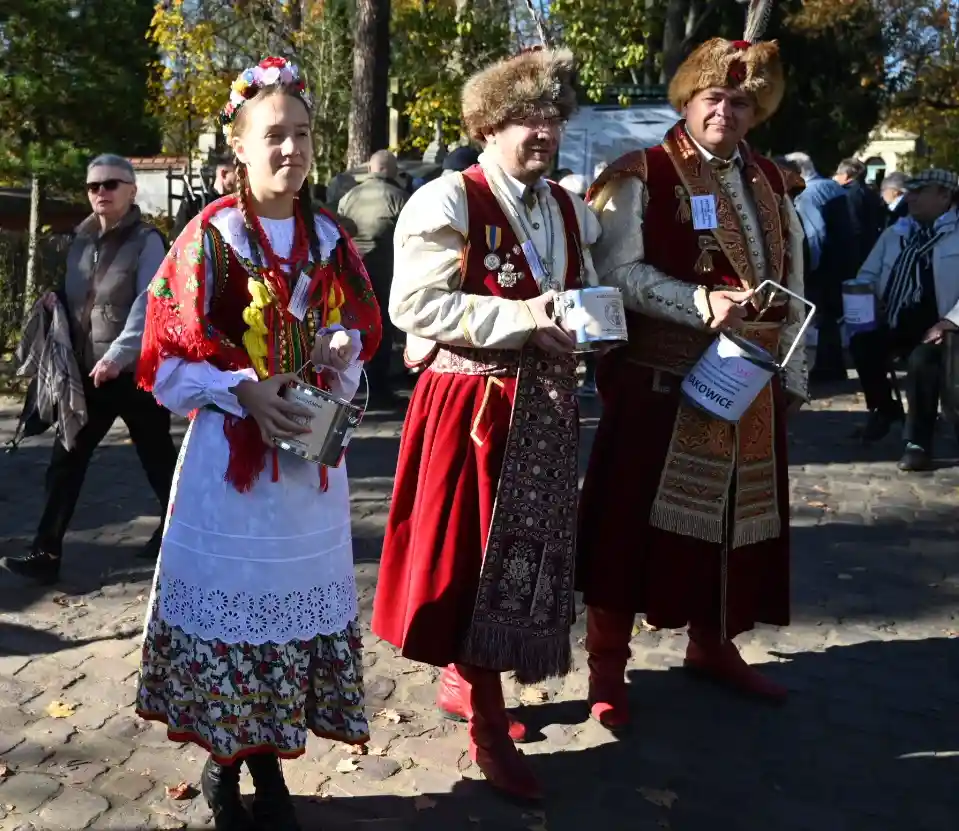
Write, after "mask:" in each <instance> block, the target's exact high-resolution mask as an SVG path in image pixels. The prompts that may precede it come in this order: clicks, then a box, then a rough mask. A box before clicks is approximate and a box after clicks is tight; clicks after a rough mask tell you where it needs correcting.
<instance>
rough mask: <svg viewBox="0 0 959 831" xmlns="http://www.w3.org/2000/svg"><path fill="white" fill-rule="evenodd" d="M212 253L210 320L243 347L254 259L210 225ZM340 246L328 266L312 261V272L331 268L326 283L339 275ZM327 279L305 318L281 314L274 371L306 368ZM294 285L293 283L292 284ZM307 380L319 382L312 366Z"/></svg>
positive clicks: (274, 342)
mask: <svg viewBox="0 0 959 831" xmlns="http://www.w3.org/2000/svg"><path fill="white" fill-rule="evenodd" d="M206 235H207V240H208V242H209V247H210V251H211V254H212V270H213V285H212V291H211V293H210V310H209V312H208V313H207V320H208V321H209V323H210V325H212V326H213V328H214V329H216V330H217V331H218V332H219V333H220V334H222V335H223V336H224V337H225V338H226V339H227V340H228V341H229V343H230V345H232V346H236V347H240V348H242V343H243V334H244V332H246V330H247V324H246V322H245V321H244V320H243V312H244V310H245V309H246V308H247V307H248V306H249V305H250V301H251V299H252V298H251V296H250V289H249V280H250V276H251V274H252V273H253V272H254V270H255V266H254V264H253V263H252V262H249V261H246V260H243V259H241V257H240V256H239V255H238V254H237V253H236V251H235V250H234V249H233V248H232V247H231V246H230V245H228V244H227V243H226V241H225V240H224V239H223V236H222V234H221V233H220V231H219V230H218V229H217V228H216V227H215V226H213V225H210V226H209V227H208V228H207V231H206ZM339 249H340V245H339V244H338V245H337V249H336V250H335V252H334V254H333V257H334V261H333V263H331V264H328V265H317V264H312V266H311V273H315V269H317V268H321V269H329V271H330V274H329V275H328V277H327V281H326V282H325V285H330V283H334V284H335V283H336V282H337V281H338V280H339V279H340V276H339V274H338V273H337V272H338V269H337V268H336V264H335V263H336V260H337V259H339V257H338V254H339V253H341V252H340V251H339ZM323 285H324V282H323V281H321V282H320V287H319V288H318V289H317V290H316V292H315V293H314V297H313V299H312V300H311V308H310V309H309V310H308V311H307V313H306V315H305V316H304V318H303V320H302V321H299V320H296V318H292V317H290V316H288V315H282V316H281V318H280V325H279V326H276V327H275V329H274V332H273V335H274V340H273V350H274V351H273V354H275V365H274V366H271V367H270V372H271V374H274V373H280V372H296V371H298V370H300V368H301V367H303V366H304V365H305V364H306V362H307V361H308V360H309V358H310V353H311V351H312V348H313V342H314V340H315V339H316V333H317V331H318V330H319V329H320V328H321V327H322V325H323V322H322V321H321V319H320V318H321V316H322V310H321V307H322V291H323V288H322V287H323ZM291 288H292V286H291ZM304 380H306V382H307V383H309V384H313V385H317V384H318V383H319V382H318V379H317V377H316V372H315V370H314V369H313V367H312V366H311V367H310V368H309V369H308V370H307V371H306V372H305V373H304Z"/></svg>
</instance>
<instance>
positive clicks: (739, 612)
mask: <svg viewBox="0 0 959 831" xmlns="http://www.w3.org/2000/svg"><path fill="white" fill-rule="evenodd" d="M751 28H753V29H755V26H752V25H751V24H747V35H746V37H747V40H745V41H727V40H723V39H720V38H717V39H714V40H710V41H708V42H706V43H704V44H702V45H701V46H699V47H698V48H697V49H696V50H695V51H694V52H693V53H692V54H691V55H690V56H689V58H688V59H687V60H686V62H685V63H684V64H683V65H682V66H681V67H680V68H679V70H678V72H677V73H676V75H675V77H674V78H673V80H672V83H671V85H670V88H669V98H670V102H671V103H672V105H673V107H675V108H676V110H677V111H678V112H680V113H682V116H683V118H682V120H681V121H680V122H679V123H678V124H676V125H675V126H674V127H673V128H672V129H671V130H670V131H669V133H667V135H666V138H665V140H664V141H663V143H662V144H661V145H660V146H658V147H654V148H651V149H649V150H646V151H637V152H633V153H628V154H626V155H625V156H623V157H621V158H620V159H618V160H617V161H615V162H614V163H613V164H611V165H610V166H609V167H608V168H607V169H606V170H605V171H604V172H603V174H602V176H601V177H600V178H599V180H598V181H597V182H596V183H595V185H594V186H593V187H592V189H591V191H590V194H589V198H590V200H591V202H592V204H593V206H594V207H595V208H596V209H597V210H598V211H599V216H600V222H601V225H602V229H603V233H602V238H601V240H600V243H599V244H598V245H597V246H596V248H595V249H594V258H595V261H596V270H597V273H598V274H599V275H600V280H601V282H603V283H604V284H607V285H611V286H617V287H619V288H620V289H621V290H622V292H623V299H624V303H625V306H626V309H627V318H628V322H627V325H628V330H629V343H628V344H627V345H626V346H624V347H622V348H620V349H617V350H614V351H613V352H611V353H609V354H608V355H607V356H606V357H605V358H603V359H602V360H601V362H600V366H599V369H598V371H597V385H598V387H599V391H600V395H601V397H602V400H603V415H602V419H601V421H600V425H599V428H598V431H597V434H596V440H595V442H594V445H593V450H592V456H591V459H590V463H589V469H588V472H587V476H586V482H585V485H584V489H583V494H582V503H581V523H580V533H579V551H580V554H579V561H578V564H577V578H578V584H579V588H581V589H582V591H583V592H584V599H585V601H586V604H587V607H588V610H587V638H586V648H587V652H588V653H589V703H590V712H591V715H592V716H593V718H595V719H596V720H597V721H599V722H600V723H601V724H603V725H604V726H606V727H608V728H610V729H613V730H615V729H618V728H622V727H625V726H626V724H627V723H628V720H629V714H628V711H627V701H626V687H625V683H624V677H623V676H624V670H625V667H626V663H627V660H628V658H629V654H630V652H629V640H630V635H631V631H632V627H633V617H634V613H636V612H645V614H646V618H647V620H648V622H649V623H650V624H651V625H652V626H654V627H657V628H678V627H686V626H688V629H689V645H688V648H687V651H686V659H685V666H686V667H687V668H689V669H691V670H695V671H697V672H699V673H701V674H704V675H706V676H709V677H711V678H712V679H714V680H717V681H720V682H722V683H725V684H727V685H729V686H731V687H733V688H735V689H737V690H739V691H741V692H744V693H747V694H750V695H753V696H759V697H761V698H765V699H768V700H780V699H782V698H783V697H784V695H785V690H784V689H783V688H782V687H781V686H779V685H778V684H776V683H774V682H772V681H771V680H768V679H766V678H765V677H764V676H763V675H761V674H760V673H759V672H758V671H756V670H755V669H754V668H752V667H750V666H748V665H747V664H746V663H745V661H744V660H743V659H742V657H741V656H740V654H739V651H738V649H737V648H736V645H735V644H734V643H733V638H735V637H736V636H737V635H738V634H740V633H742V632H745V631H747V630H749V629H752V628H753V626H754V625H755V624H756V623H757V622H765V623H771V624H776V625H780V626H782V625H786V624H787V623H789V539H788V528H789V504H788V498H789V489H788V482H787V465H786V422H785V417H786V411H787V408H789V407H796V406H798V405H799V404H800V403H801V402H802V401H804V400H806V398H807V394H806V378H805V366H804V361H803V360H802V356H803V350H802V349H801V348H799V349H798V350H797V353H796V356H795V357H794V359H793V361H792V362H791V363H790V364H788V365H787V366H786V371H785V374H784V376H783V377H782V379H780V377H778V376H776V377H774V378H773V379H772V381H771V382H769V383H767V384H766V385H765V387H763V388H762V389H761V391H760V392H759V393H758V395H757V396H756V398H755V400H754V402H753V403H752V405H751V406H750V407H749V408H748V409H747V410H746V411H745V413H744V414H743V416H742V417H741V418H740V419H739V421H738V423H730V422H729V421H726V420H722V419H720V418H715V417H713V416H712V415H710V414H709V413H708V412H704V411H703V410H701V409H697V407H696V406H695V405H694V404H693V403H691V402H690V400H687V399H686V398H685V397H684V396H683V395H682V394H681V392H680V385H681V384H682V382H683V379H684V378H685V377H686V376H687V374H688V373H689V372H690V370H691V369H692V367H693V366H694V365H695V364H696V363H697V361H698V360H699V358H700V357H701V356H702V355H703V354H704V352H706V351H707V350H708V349H710V347H711V346H712V345H713V342H714V341H715V339H716V336H717V335H718V334H719V332H720V331H721V330H726V331H728V330H737V331H738V333H739V334H740V335H742V336H743V337H745V338H746V339H748V340H749V341H751V342H752V343H754V344H756V345H758V346H760V347H762V348H763V349H765V350H767V351H768V352H769V353H771V355H772V356H775V357H776V359H777V360H782V358H783V356H784V355H785V354H786V352H787V350H788V349H789V347H790V346H791V345H792V344H793V343H794V341H795V340H796V338H797V334H798V330H799V325H800V321H801V318H802V317H803V308H804V307H803V304H802V303H801V302H800V301H797V300H794V299H789V298H788V296H786V297H785V298H783V299H786V300H789V302H788V303H785V302H780V303H777V302H774V301H777V300H780V298H782V295H781V293H780V294H779V295H776V296H770V295H769V294H767V293H762V295H760V294H754V290H755V289H756V288H757V287H758V286H759V284H760V283H761V282H762V281H763V280H765V279H770V280H774V281H775V282H777V283H779V284H780V285H785V286H787V287H788V288H789V289H791V290H792V291H793V292H796V293H797V294H800V295H801V294H802V269H803V263H802V242H803V234H802V228H801V225H800V222H799V219H798V217H797V216H796V212H795V210H794V208H793V206H792V204H791V202H790V200H789V198H788V196H787V195H786V193H787V184H786V182H785V181H784V177H783V173H782V171H781V170H780V168H778V167H777V166H776V164H775V163H773V162H772V161H771V160H769V159H766V158H765V157H763V156H760V155H759V154H757V153H755V152H754V151H753V150H751V149H750V148H749V146H748V145H747V144H746V143H745V141H744V138H745V136H746V133H747V132H748V130H749V129H750V128H751V127H753V126H755V125H757V124H759V123H760V122H762V121H765V120H766V119H767V118H769V117H770V116H771V115H772V114H773V113H774V112H775V110H776V108H777V106H778V105H779V103H780V100H781V99H782V95H783V85H784V82H783V72H782V66H781V64H780V58H779V49H778V46H777V44H776V43H775V42H765V43H763V42H757V37H758V34H751V33H749V32H750V29H751ZM761 312H764V313H762V314H761ZM760 316H761V317H762V319H761V320H759V318H760ZM724 402H729V399H728V398H727V399H724ZM729 403H732V402H729ZM613 483H615V487H611V484H613Z"/></svg>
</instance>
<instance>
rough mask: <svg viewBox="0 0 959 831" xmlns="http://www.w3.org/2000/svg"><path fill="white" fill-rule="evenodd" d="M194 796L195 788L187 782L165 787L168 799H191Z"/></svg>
mask: <svg viewBox="0 0 959 831" xmlns="http://www.w3.org/2000/svg"><path fill="white" fill-rule="evenodd" d="M196 794H197V791H196V788H194V787H193V785H191V784H190V783H189V782H179V783H178V784H176V785H167V786H166V795H167V796H168V797H170V799H193V797H195V796H196Z"/></svg>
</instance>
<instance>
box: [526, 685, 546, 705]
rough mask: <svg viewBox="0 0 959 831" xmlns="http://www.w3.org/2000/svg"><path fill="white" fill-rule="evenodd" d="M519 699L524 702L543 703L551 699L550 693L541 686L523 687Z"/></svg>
mask: <svg viewBox="0 0 959 831" xmlns="http://www.w3.org/2000/svg"><path fill="white" fill-rule="evenodd" d="M519 700H520V701H522V702H523V703H524V704H542V703H543V702H544V701H548V700H549V693H548V692H546V690H544V689H541V688H539V687H523V689H522V691H521V692H520V694H519Z"/></svg>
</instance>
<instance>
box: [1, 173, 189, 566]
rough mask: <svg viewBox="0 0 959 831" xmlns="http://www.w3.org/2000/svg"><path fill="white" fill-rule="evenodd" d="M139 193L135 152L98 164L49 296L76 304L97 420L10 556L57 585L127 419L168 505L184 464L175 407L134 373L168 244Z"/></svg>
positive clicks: (48, 300)
mask: <svg viewBox="0 0 959 831" xmlns="http://www.w3.org/2000/svg"><path fill="white" fill-rule="evenodd" d="M136 193H137V186H136V175H135V173H134V170H133V166H132V165H131V164H130V162H129V161H128V160H127V159H124V158H122V157H121V156H114V155H103V156H98V157H97V158H96V159H94V160H93V161H92V162H91V163H90V165H89V167H88V169H87V195H88V196H89V199H90V207H91V208H92V210H93V212H92V213H91V214H90V216H88V217H87V218H86V219H85V220H84V221H83V222H81V223H80V225H79V226H78V227H77V229H76V236H75V238H74V240H73V243H72V245H71V246H70V250H69V252H68V254H67V268H66V277H65V281H64V284H63V286H62V287H61V289H60V290H59V291H57V292H50V293H49V294H47V295H46V296H45V297H44V298H43V302H44V304H45V305H46V306H47V307H48V308H51V309H52V308H53V306H54V305H55V304H56V303H58V302H62V303H63V304H64V305H65V307H66V311H67V314H68V318H69V320H70V333H71V338H72V341H73V348H74V352H75V353H76V358H77V363H78V364H79V366H80V370H81V373H82V374H83V375H84V395H85V399H86V405H87V423H86V425H85V426H84V427H83V429H82V430H81V431H80V433H79V434H78V435H77V437H76V441H75V443H74V446H73V447H72V448H71V449H70V450H67V449H66V448H65V447H64V445H63V443H62V442H61V441H57V442H56V443H55V444H54V448H53V456H52V458H51V460H50V467H49V469H48V470H47V483H46V484H47V499H46V504H45V506H44V509H43V515H42V517H41V519H40V525H39V528H38V530H37V534H36V537H35V538H34V541H33V545H32V547H31V550H30V552H29V553H28V554H27V555H26V556H23V557H9V558H7V559H6V562H5V565H6V567H7V569H9V570H10V571H12V572H14V573H15V574H19V575H21V576H23V577H27V578H30V579H32V580H35V581H36V582H39V583H54V582H56V580H57V578H58V577H59V574H60V561H61V553H62V546H63V538H64V536H65V534H66V531H67V526H68V525H69V523H70V519H71V517H72V516H73V512H74V509H75V508H76V505H77V500H78V498H79V496H80V488H81V487H82V485H83V480H84V477H85V476H86V471H87V466H88V465H89V463H90V458H91V457H92V455H93V451H94V450H95V449H96V448H97V446H98V445H99V444H100V442H101V441H102V440H103V438H104V437H105V436H106V434H107V432H108V431H109V430H110V428H111V427H112V426H113V423H114V421H116V418H117V416H119V417H120V418H122V419H123V421H124V422H125V423H126V425H127V428H128V429H129V430H130V438H131V439H132V440H133V444H134V445H135V447H136V450H137V455H138V456H139V457H140V461H141V463H142V464H143V467H144V470H145V471H146V474H147V479H148V480H149V482H150V485H151V487H152V488H153V491H154V493H155V494H156V496H157V499H158V500H159V501H160V504H161V506H162V507H163V509H164V511H165V509H166V505H167V502H168V500H169V496H170V487H171V484H172V481H173V469H174V467H175V465H176V449H175V448H174V446H173V440H172V438H171V437H170V414H169V412H168V411H167V410H164V409H163V408H162V407H160V406H159V405H158V404H157V403H156V401H155V400H154V399H153V396H152V395H149V394H148V393H146V392H143V391H142V390H139V389H137V386H136V382H135V381H134V376H133V370H134V368H135V367H136V362H137V358H138V357H139V354H140V341H141V339H142V337H143V324H144V316H145V312H146V290H147V286H148V285H149V283H150V281H151V280H152V279H153V275H154V274H155V273H156V271H157V269H158V268H159V266H160V263H161V262H162V261H163V257H164V253H165V248H166V245H165V241H164V239H163V236H162V234H161V233H160V232H159V231H158V230H157V229H156V228H155V227H154V226H152V225H151V224H149V223H148V222H146V221H144V219H143V217H142V216H141V214H140V209H139V208H138V207H137V205H136V203H135V201H134V200H135V199H136ZM161 527H162V523H161ZM159 538H160V529H159V528H158V529H157V533H156V534H154V538H153V539H152V540H151V541H150V543H149V544H148V545H147V547H146V549H145V551H144V553H145V554H152V555H155V554H156V552H157V551H158V550H159Z"/></svg>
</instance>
